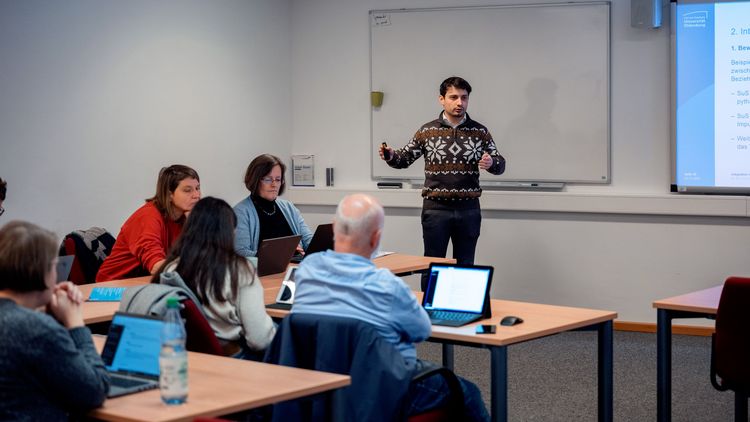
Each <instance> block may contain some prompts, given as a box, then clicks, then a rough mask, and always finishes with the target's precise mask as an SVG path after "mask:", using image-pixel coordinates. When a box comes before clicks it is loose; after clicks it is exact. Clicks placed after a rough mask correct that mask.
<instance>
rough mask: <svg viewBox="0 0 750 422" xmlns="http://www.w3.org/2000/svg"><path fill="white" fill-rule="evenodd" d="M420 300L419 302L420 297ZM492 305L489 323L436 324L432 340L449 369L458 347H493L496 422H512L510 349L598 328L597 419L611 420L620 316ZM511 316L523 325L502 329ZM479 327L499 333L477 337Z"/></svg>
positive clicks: (539, 306)
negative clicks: (615, 341) (492, 326)
mask: <svg viewBox="0 0 750 422" xmlns="http://www.w3.org/2000/svg"><path fill="white" fill-rule="evenodd" d="M417 296H418V297H420V298H421V293H418V294H417ZM491 304H492V318H491V319H488V320H487V319H486V320H482V321H479V322H477V323H474V324H470V325H466V326H463V327H457V328H454V327H443V326H437V325H433V326H432V335H431V337H430V340H431V341H437V342H440V343H443V366H446V367H448V368H450V369H453V346H454V345H460V346H471V347H482V348H487V349H489V351H490V371H491V377H490V379H491V383H492V385H491V406H490V413H491V415H492V419H493V420H495V421H507V420H508V346H511V345H513V344H518V343H522V342H525V341H529V340H534V339H538V338H542V337H545V336H548V335H551V334H557V333H561V332H564V331H571V330H577V329H595V330H597V332H598V342H597V355H598V365H597V377H598V404H599V406H598V408H599V411H598V413H599V415H598V417H599V421H612V417H613V367H612V359H613V351H612V347H613V346H612V344H613V338H612V321H613V320H614V319H615V318H617V313H616V312H611V311H600V310H594V309H585V308H571V307H566V306H554V305H543V304H537V303H525V302H515V301H510V300H498V299H492V300H491ZM508 315H515V316H519V317H521V318H523V320H524V322H523V323H522V324H519V325H515V326H512V327H506V326H502V325H499V322H500V320H501V319H502V318H503V317H505V316H508ZM479 324H495V325H497V333H495V334H480V335H478V334H476V333H475V329H476V326H477V325H479ZM570 381H571V382H575V381H576V380H570Z"/></svg>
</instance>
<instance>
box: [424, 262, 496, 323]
mask: <svg viewBox="0 0 750 422" xmlns="http://www.w3.org/2000/svg"><path fill="white" fill-rule="evenodd" d="M492 273H493V268H492V267H490V266H481V265H460V264H436V263H432V264H430V269H429V272H428V274H429V277H428V280H427V290H425V292H424V296H423V297H422V307H424V309H425V310H426V311H427V314H428V315H429V316H430V321H431V322H432V324H433V325H446V326H450V327H460V326H462V325H466V324H469V323H471V322H474V321H476V320H479V319H484V318H490V317H491V316H492V309H491V307H490V286H491V285H492Z"/></svg>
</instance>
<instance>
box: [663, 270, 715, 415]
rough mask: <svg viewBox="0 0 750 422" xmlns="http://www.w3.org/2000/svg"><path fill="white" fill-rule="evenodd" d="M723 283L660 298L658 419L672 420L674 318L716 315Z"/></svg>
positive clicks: (711, 316)
mask: <svg viewBox="0 0 750 422" xmlns="http://www.w3.org/2000/svg"><path fill="white" fill-rule="evenodd" d="M723 288H724V286H723V285H720V286H715V287H711V288H708V289H704V290H699V291H697V292H692V293H687V294H684V295H680V296H674V297H670V298H667V299H662V300H657V301H655V302H654V303H653V306H654V308H656V419H657V421H659V422H666V421H671V420H672V320H673V319H675V318H708V319H714V318H715V317H716V310H717V309H718V307H719V298H720V297H721V291H722V289H723Z"/></svg>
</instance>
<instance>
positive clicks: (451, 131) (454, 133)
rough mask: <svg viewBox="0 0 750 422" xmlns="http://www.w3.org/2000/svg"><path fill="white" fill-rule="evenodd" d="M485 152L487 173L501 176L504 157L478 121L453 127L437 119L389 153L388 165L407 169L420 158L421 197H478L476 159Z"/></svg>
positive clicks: (467, 117)
mask: <svg viewBox="0 0 750 422" xmlns="http://www.w3.org/2000/svg"><path fill="white" fill-rule="evenodd" d="M485 152H486V153H487V154H489V155H490V157H492V166H490V168H489V169H487V171H489V172H490V173H492V174H502V173H503V172H504V171H505V158H503V156H502V155H500V153H499V152H498V150H497V147H496V146H495V141H494V140H493V139H492V135H491V134H490V132H489V131H488V130H487V128H486V127H484V126H483V125H482V124H480V123H479V122H476V121H474V120H472V119H471V118H470V117H469V115H468V114H467V115H466V120H465V121H464V122H463V123H461V124H460V125H458V126H457V127H455V128H453V127H451V126H450V125H449V124H447V123H446V122H445V120H443V118H442V113H441V114H440V116H439V117H438V118H437V119H435V120H433V121H431V122H429V123H426V124H424V125H423V126H422V127H421V128H419V130H418V131H417V133H416V134H414V137H413V138H412V139H411V141H409V143H408V144H406V146H404V147H403V148H400V149H397V150H394V151H393V158H392V159H391V160H390V161H388V162H387V163H388V165H389V166H391V167H393V168H407V167H409V166H410V165H411V164H412V163H414V161H416V160H417V159H418V158H419V157H424V159H425V160H424V163H425V164H424V175H425V183H424V188H423V189H422V197H424V198H429V199H438V200H463V199H473V198H479V197H480V196H481V195H482V189H481V188H480V187H479V160H481V159H482V155H483V154H484V153H485Z"/></svg>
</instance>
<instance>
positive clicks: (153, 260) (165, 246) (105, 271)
mask: <svg viewBox="0 0 750 422" xmlns="http://www.w3.org/2000/svg"><path fill="white" fill-rule="evenodd" d="M199 199H201V181H200V177H198V173H197V172H196V171H195V170H193V169H192V168H190V167H188V166H183V165H180V164H174V165H171V166H169V167H164V168H162V169H161V170H160V171H159V179H158V180H157V182H156V194H154V196H153V197H152V198H150V199H147V200H146V203H145V204H143V206H141V207H140V208H138V209H137V210H136V211H135V212H134V213H133V215H131V216H130V218H128V219H127V220H126V221H125V223H124V224H123V225H122V228H121V229H120V234H118V235H117V240H116V241H115V245H114V246H113V247H112V253H111V254H110V255H109V256H108V257H107V258H106V259H105V260H104V262H103V263H102V266H101V267H100V268H99V272H98V273H97V274H96V281H97V282H100V281H109V280H118V279H122V278H131V277H140V276H145V275H149V274H154V273H156V272H157V271H158V270H159V268H161V266H162V264H164V259H165V258H166V256H167V251H168V250H169V248H170V247H171V246H172V245H173V244H174V243H175V241H176V240H177V237H178V236H179V235H180V233H181V232H182V226H183V225H184V224H185V220H186V219H187V216H188V214H189V213H190V210H192V209H193V206H194V205H195V203H196V202H198V200H199Z"/></svg>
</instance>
